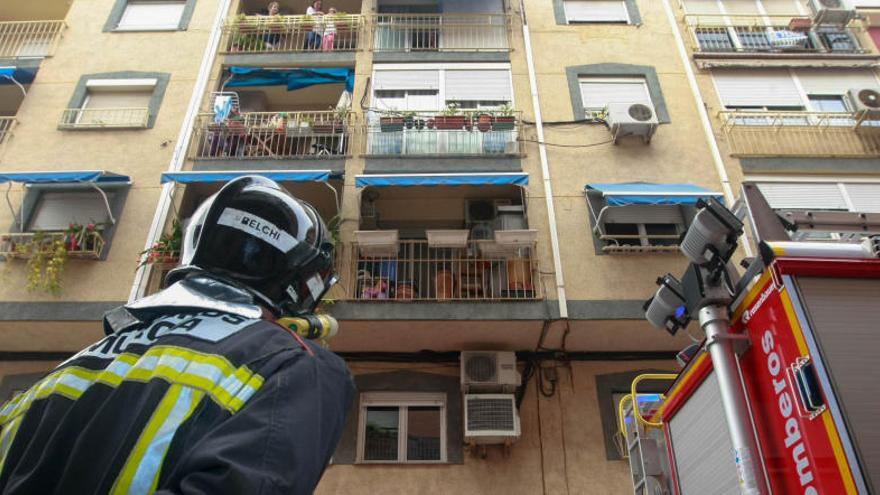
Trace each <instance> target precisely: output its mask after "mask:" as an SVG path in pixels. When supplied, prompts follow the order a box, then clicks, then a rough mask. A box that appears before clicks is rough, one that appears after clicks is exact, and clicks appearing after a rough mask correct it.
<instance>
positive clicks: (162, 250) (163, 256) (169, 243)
mask: <svg viewBox="0 0 880 495" xmlns="http://www.w3.org/2000/svg"><path fill="white" fill-rule="evenodd" d="M182 243H183V229H182V228H181V225H180V222H179V221H177V220H174V222H173V223H172V225H171V232H167V233H165V234H162V237H160V238H159V240H158V241H157V242H155V243H153V245H152V246H150V248H149V249H145V250H144V251H141V252H140V258H141V263H140V265H138V268H140V267H141V266H143V265H151V264H154V263H176V262H177V261H178V260H179V259H180V247H181V245H182Z"/></svg>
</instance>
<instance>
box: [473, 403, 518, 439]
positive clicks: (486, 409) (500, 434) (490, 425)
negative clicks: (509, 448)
mask: <svg viewBox="0 0 880 495" xmlns="http://www.w3.org/2000/svg"><path fill="white" fill-rule="evenodd" d="M519 436H520V426H519V413H518V412H517V410H516V397H515V396H514V395H513V394H465V396H464V441H465V442H468V443H475V444H480V445H490V444H503V443H508V442H512V441H515V440H517V439H519Z"/></svg>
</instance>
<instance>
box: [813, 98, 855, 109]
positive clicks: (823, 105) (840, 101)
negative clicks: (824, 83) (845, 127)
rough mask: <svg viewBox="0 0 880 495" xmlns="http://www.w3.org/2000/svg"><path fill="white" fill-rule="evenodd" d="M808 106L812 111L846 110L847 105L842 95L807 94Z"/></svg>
mask: <svg viewBox="0 0 880 495" xmlns="http://www.w3.org/2000/svg"><path fill="white" fill-rule="evenodd" d="M808 98H809V100H810V107H811V109H812V110H813V111H814V112H848V111H849V107H848V105H847V104H846V99H844V97H843V95H809V96H808Z"/></svg>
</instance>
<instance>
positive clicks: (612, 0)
mask: <svg viewBox="0 0 880 495" xmlns="http://www.w3.org/2000/svg"><path fill="white" fill-rule="evenodd" d="M563 5H564V6H565V7H564V8H565V18H566V20H568V22H629V15H628V13H627V11H626V5H625V4H624V2H623V0H565V1H564V2H563Z"/></svg>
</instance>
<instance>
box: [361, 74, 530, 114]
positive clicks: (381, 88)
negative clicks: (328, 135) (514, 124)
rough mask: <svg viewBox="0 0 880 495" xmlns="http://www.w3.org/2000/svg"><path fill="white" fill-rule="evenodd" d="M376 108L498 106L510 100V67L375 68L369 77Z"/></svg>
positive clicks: (408, 108) (438, 108)
mask: <svg viewBox="0 0 880 495" xmlns="http://www.w3.org/2000/svg"><path fill="white" fill-rule="evenodd" d="M373 90H374V92H373V104H372V106H373V108H375V109H377V110H411V111H433V110H442V109H443V108H445V107H446V106H447V105H448V104H450V103H456V104H459V106H460V107H461V108H463V109H480V108H492V107H500V106H503V105H504V104H505V103H510V102H511V101H512V100H513V91H512V88H511V79H510V69H508V68H504V69H488V68H477V69H469V70H464V69H458V68H446V67H438V68H436V69H428V70H425V69H416V70H397V69H394V70H388V69H377V70H376V73H375V75H374V77H373Z"/></svg>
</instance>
